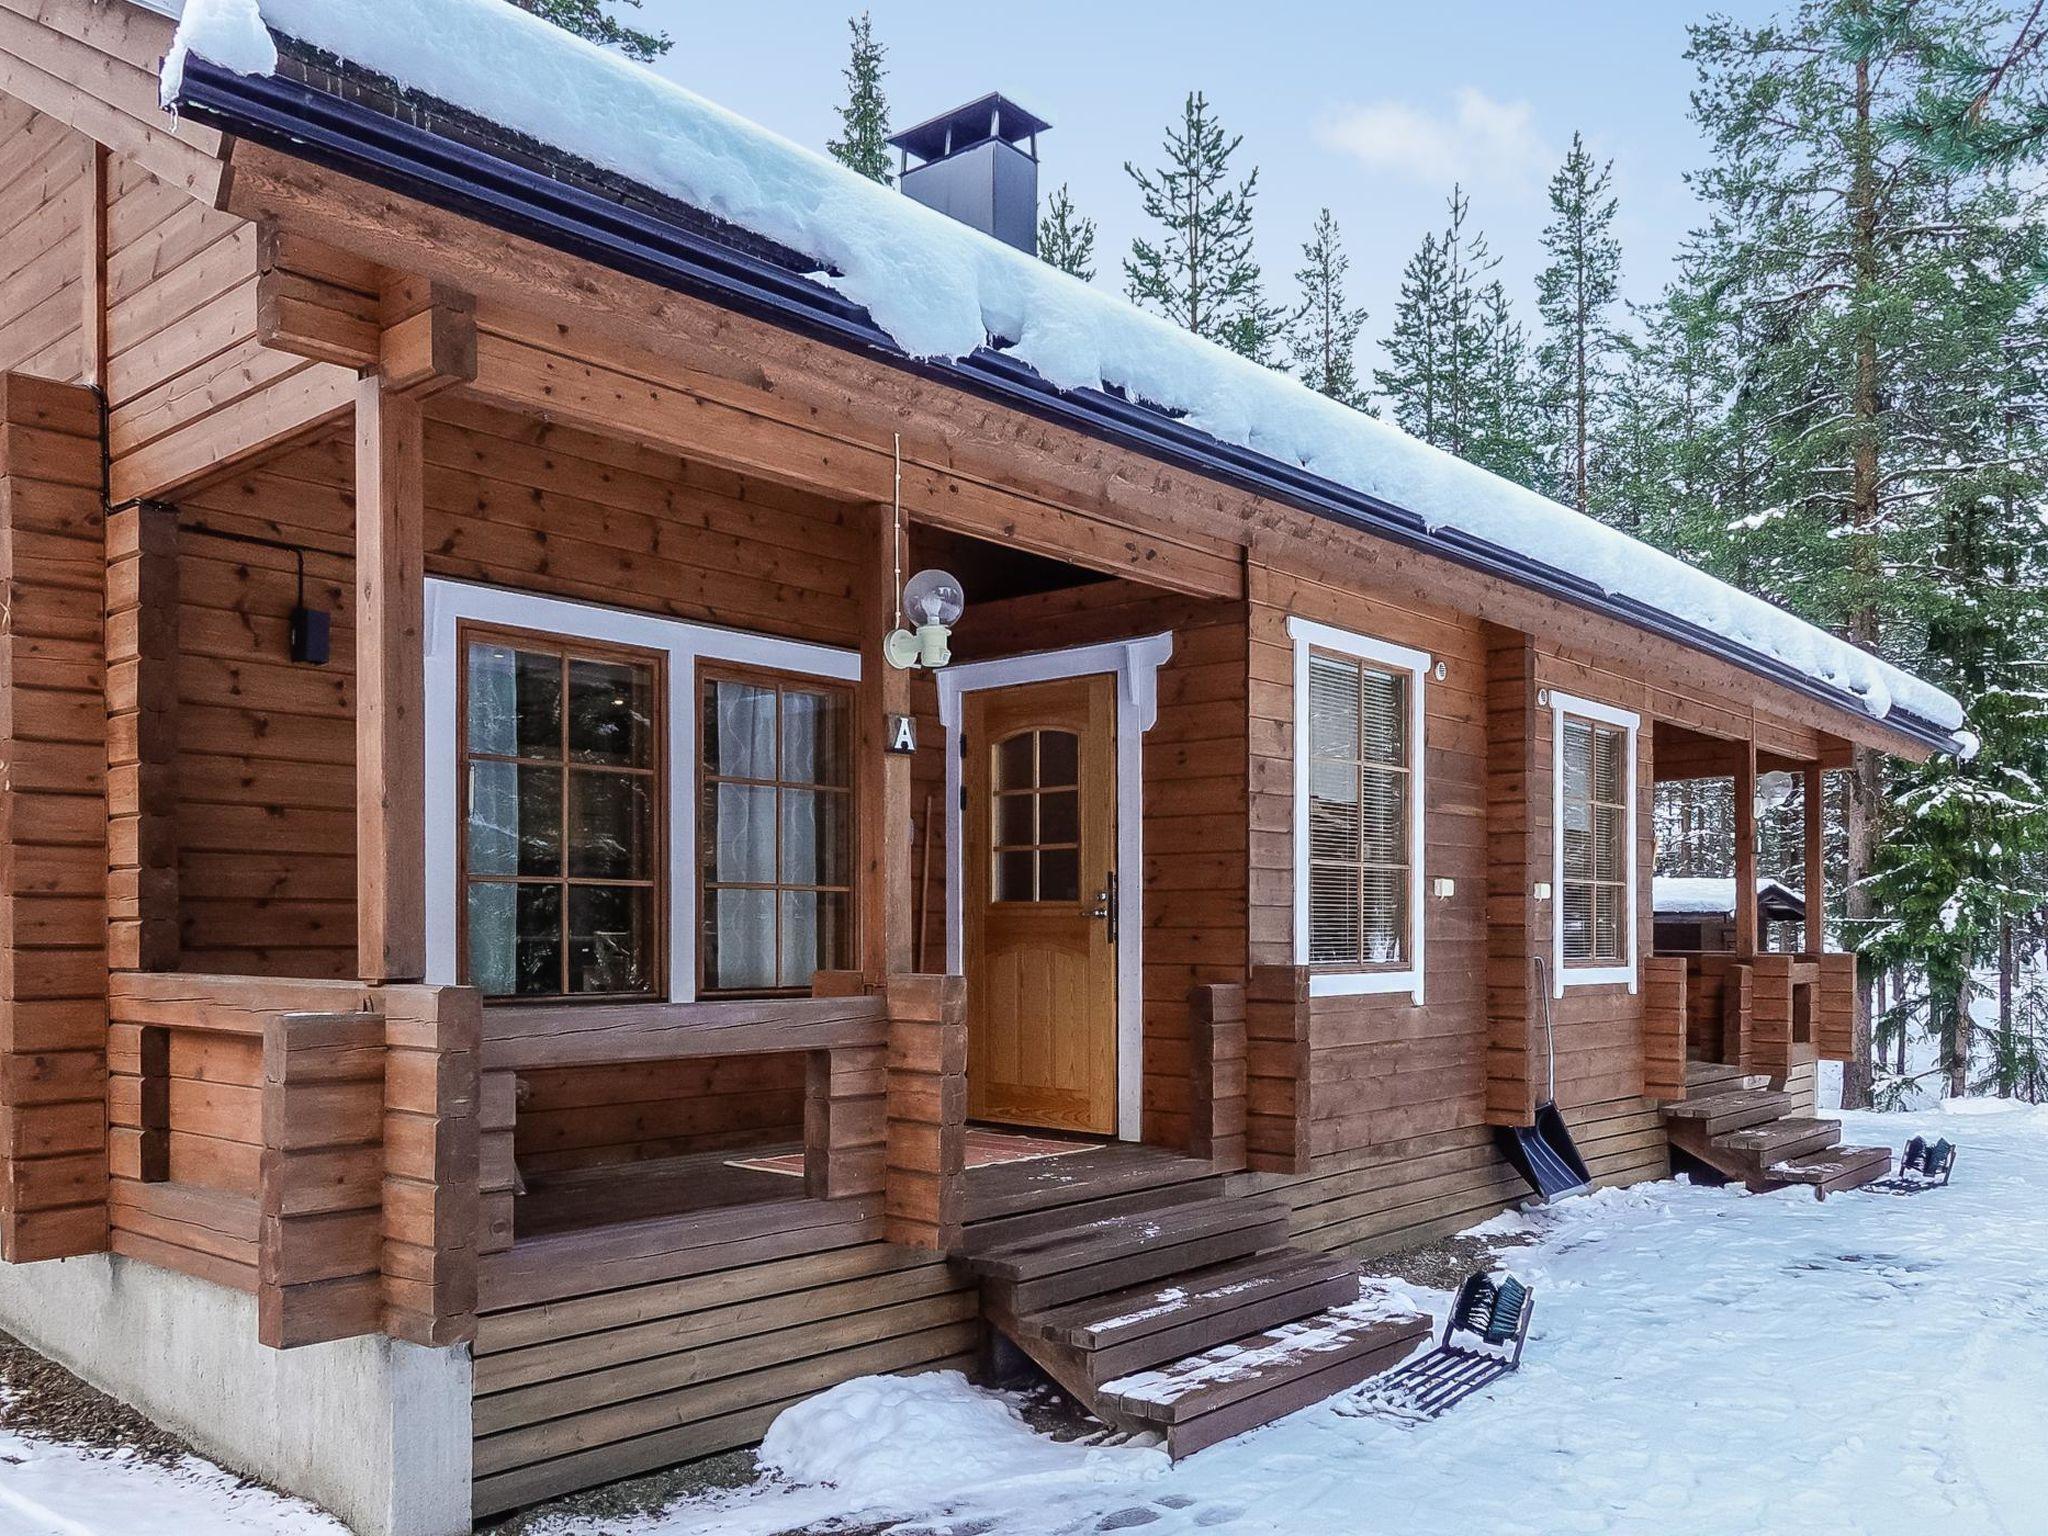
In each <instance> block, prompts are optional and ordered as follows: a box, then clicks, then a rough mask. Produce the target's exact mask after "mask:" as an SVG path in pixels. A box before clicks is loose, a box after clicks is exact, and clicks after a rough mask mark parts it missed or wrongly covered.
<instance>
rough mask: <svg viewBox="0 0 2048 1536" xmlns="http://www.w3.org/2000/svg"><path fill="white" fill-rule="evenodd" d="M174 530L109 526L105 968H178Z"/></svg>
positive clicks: (135, 517)
mask: <svg viewBox="0 0 2048 1536" xmlns="http://www.w3.org/2000/svg"><path fill="white" fill-rule="evenodd" d="M177 760H178V523H177V514H176V513H175V512H174V511H173V510H172V509H170V508H168V507H157V506H147V505H146V506H140V507H125V508H123V509H122V510H121V511H119V512H116V513H114V514H113V515H112V516H110V517H109V518H108V519H107V963H108V965H110V966H111V967H112V968H113V969H115V970H117V971H122V970H128V971H174V970H176V969H177V968H178V948H179V940H178V785H177V771H178V770H177Z"/></svg>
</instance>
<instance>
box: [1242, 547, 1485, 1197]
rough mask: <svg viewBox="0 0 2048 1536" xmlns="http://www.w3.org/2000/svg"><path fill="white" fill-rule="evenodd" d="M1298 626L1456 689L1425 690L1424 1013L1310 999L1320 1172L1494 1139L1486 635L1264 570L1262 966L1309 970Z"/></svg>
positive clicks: (1421, 606) (1259, 606) (1259, 762)
mask: <svg viewBox="0 0 2048 1536" xmlns="http://www.w3.org/2000/svg"><path fill="white" fill-rule="evenodd" d="M1290 615H1299V616H1301V617H1303V618H1308V619H1314V620H1317V621H1319V622H1322V623H1326V624H1332V625H1337V626H1339V627H1341V628H1344V629H1348V630H1352V631H1354V632H1356V633H1358V634H1362V635H1369V636H1371V637H1373V638H1375V639H1382V640H1388V641H1391V642H1393V643H1395V644H1397V645H1407V646H1413V647H1416V648H1418V649H1421V650H1425V651H1427V652H1429V653H1430V654H1431V655H1432V656H1435V657H1437V658H1438V659H1440V660H1442V661H1443V662H1444V664H1445V667H1446V668H1447V674H1446V677H1445V679H1444V680H1443V681H1442V682H1438V681H1436V680H1435V679H1433V678H1432V679H1431V680H1430V681H1429V682H1428V684H1427V685H1426V687H1425V690H1424V694H1423V700H1424V712H1425V722H1424V732H1425V744H1424V751H1425V764H1426V766H1425V776H1426V786H1425V797H1426V798H1425V804H1426V808H1427V809H1426V819H1425V825H1424V837H1423V844H1424V848H1425V851H1426V858H1425V871H1424V873H1425V875H1426V877H1427V878H1428V879H1430V880H1435V879H1438V878H1441V877H1448V878H1450V879H1452V880H1454V881H1456V882H1457V891H1456V895H1455V896H1453V897H1452V898H1451V899H1449V900H1437V899H1435V898H1433V897H1431V898H1426V899H1425V905H1424V909H1423V913H1422V920H1423V923H1424V925H1425V926H1424V930H1423V931H1424V943H1423V963H1424V977H1423V998H1424V1001H1423V1003H1422V1005H1421V1006H1419V1007H1418V1006H1417V1005H1416V1004H1415V1003H1414V1002H1413V1000H1412V999H1411V998H1410V996H1409V994H1407V993H1405V992H1400V993H1383V994H1377V995H1372V996H1363V997H1326V998H1313V999H1311V1000H1310V1004H1309V1009H1310V1022H1309V1038H1310V1049H1309V1074H1310V1078H1309V1081H1310V1095H1309V1102H1310V1105H1311V1114H1312V1117H1313V1119H1312V1124H1311V1125H1310V1127H1309V1132H1308V1153H1309V1155H1310V1156H1311V1157H1324V1156H1329V1155H1332V1154H1338V1153H1347V1152H1356V1151H1358V1150H1360V1149H1364V1148H1370V1147H1374V1146H1379V1145H1390V1144H1397V1143H1402V1142H1406V1141H1408V1140H1410V1139H1411V1138H1415V1137H1426V1136H1431V1135H1436V1134H1440V1133H1446V1132H1455V1131H1458V1130H1460V1129H1463V1128H1469V1127H1472V1126H1477V1125H1482V1124H1484V1123H1485V1118H1486V1047H1487V1020H1486V1012H1485V1003H1486V997H1485V976H1486V906H1485V903H1486V720H1485V708H1486V693H1485V688H1486V682H1485V679H1486V657H1485V649H1484V642H1483V639H1482V637H1481V633H1480V629H1479V625H1478V624H1477V622H1476V621H1474V620H1472V619H1470V618H1467V617H1465V616H1462V615H1459V614H1456V613H1453V612H1452V611H1450V610H1448V609H1444V608H1439V607H1436V606H1434V605H1431V604H1428V603H1426V602H1424V601H1422V600H1421V599H1419V598H1418V599H1416V600H1415V601H1413V602H1411V603H1407V604H1399V605H1397V604H1394V603H1391V602H1387V601H1382V600H1376V599H1372V598H1368V597H1365V596H1363V595H1361V594H1359V593H1357V592H1355V591H1347V590H1344V589H1342V588H1338V587H1333V586H1328V585H1325V584H1323V583H1322V582H1320V581H1318V580H1316V579H1315V578H1314V577H1312V576H1308V575H1305V574H1299V573H1293V572H1288V571H1283V570H1277V569H1272V568H1268V567H1259V568H1258V579H1257V585H1256V590H1255V601H1254V603H1253V607H1252V620H1251V642H1252V644H1251V657H1252V659H1251V670H1252V717H1253V718H1252V735H1253V741H1254V743H1255V745H1254V749H1253V755H1252V768H1251V774H1252V782H1253V785H1254V786H1255V791H1256V792H1255V794H1254V796H1253V804H1252V824H1253V826H1254V828H1255V829H1256V830H1255V836H1256V838H1257V841H1256V844H1255V857H1254V867H1253V870H1252V882H1253V884H1252V891H1253V901H1254V908H1253V916H1252V934H1253V939H1252V963H1253V964H1254V965H1274V966H1291V965H1292V964H1293V963H1294V841H1293V837H1294V833H1293V827H1294V757H1293V754H1294V751H1295V747H1296V743H1295V742H1294V642H1293V639H1292V638H1291V637H1290V636H1289V635H1288V633H1287V619H1288V617H1289V616H1290Z"/></svg>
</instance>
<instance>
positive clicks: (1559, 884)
mask: <svg viewBox="0 0 2048 1536" xmlns="http://www.w3.org/2000/svg"><path fill="white" fill-rule="evenodd" d="M1548 694H1549V700H1550V900H1551V912H1550V974H1551V977H1552V982H1551V988H1550V991H1551V995H1552V996H1553V997H1563V996H1564V989H1565V988H1566V987H1598V986H1616V985H1619V984H1622V983H1626V984H1627V986H1628V989H1629V991H1630V992H1631V993H1633V992H1635V991H1636V990H1637V988H1638V987H1639V985H1640V982H1639V981H1638V979H1637V972H1638V970H1639V969H1640V967H1639V965H1638V950H1637V928H1638V927H1639V924H1638V923H1637V921H1636V904H1637V901H1638V899H1639V894H1638V892H1637V890H1636V802H1637V801H1639V800H1640V799H1641V798H1642V795H1641V793H1640V792H1639V791H1638V789H1637V786H1636V733H1637V732H1638V731H1640V730H1641V729H1642V724H1643V717H1642V716H1641V715H1639V714H1637V713H1636V712H1635V711H1634V710H1629V709H1617V708H1616V707H1615V706H1614V705H1612V704H1602V703H1600V702H1599V701H1598V700H1596V699H1581V698H1577V697H1574V696H1573V695H1571V694H1569V693H1559V692H1558V691H1557V690H1556V689H1555V688H1552V689H1550V690H1548ZM1566 715H1577V716H1578V717H1579V718H1580V719H1581V720H1597V721H1599V722H1600V723H1601V724H1603V725H1612V726H1615V727H1618V728H1619V729H1621V730H1624V731H1626V732H1627V733H1628V766H1627V768H1626V770H1625V773H1626V777H1625V778H1624V779H1623V781H1622V782H1623V783H1624V784H1625V785H1626V786H1627V788H1628V824H1627V830H1626V831H1625V832H1624V833H1623V836H1624V837H1625V838H1626V839H1627V841H1628V887H1627V894H1626V899H1625V900H1624V901H1623V903H1622V907H1623V910H1624V911H1625V913H1626V914H1627V918H1628V961H1627V963H1626V964H1623V965H1581V966H1567V965H1566V964H1565V963H1564V717H1565V716H1566Z"/></svg>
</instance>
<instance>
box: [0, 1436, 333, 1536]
mask: <svg viewBox="0 0 2048 1536" xmlns="http://www.w3.org/2000/svg"><path fill="white" fill-rule="evenodd" d="M0 1536H348V1531H347V1528H346V1527H345V1526H343V1525H342V1523H341V1522H340V1521H339V1520H336V1519H335V1518H334V1517H333V1516H331V1515H326V1514H323V1513H321V1512H320V1511H319V1510H317V1509H315V1508H313V1506H312V1505H310V1504H303V1503H301V1502H299V1501H298V1500H297V1499H287V1498H283V1497H281V1496H280V1495H278V1494H275V1493H272V1492H270V1491H269V1490H268V1489H266V1488H258V1487H254V1486H250V1485H247V1484H244V1483H243V1482H242V1481H241V1480H240V1479H239V1478H237V1477H234V1476H232V1475H231V1474H229V1473H226V1472H223V1471H221V1469H220V1468H218V1467H216V1466H214V1465H213V1464H212V1463H210V1462H206V1461H201V1460H200V1459H199V1458H198V1457H196V1456H195V1457H192V1458H190V1459H188V1460H187V1461H186V1462H185V1463H184V1464H183V1465H182V1466H179V1467H176V1468H171V1467H163V1466H158V1465H155V1464H153V1463H150V1462H146V1461H140V1460H137V1459H136V1458H134V1457H132V1456H129V1455H126V1454H117V1455H111V1456H110V1455H105V1454H102V1453H96V1452H89V1451H81V1450H78V1449H75V1448H74V1447H72V1446H68V1445H53V1444H51V1443H50V1442H49V1441H47V1440H40V1439H34V1438H31V1437H28V1436H25V1435H17V1434H14V1433H12V1432H10V1431H7V1430H0Z"/></svg>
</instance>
